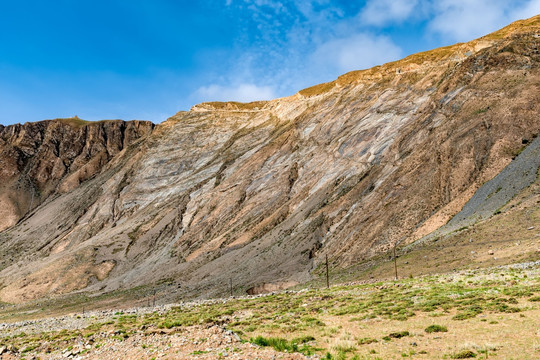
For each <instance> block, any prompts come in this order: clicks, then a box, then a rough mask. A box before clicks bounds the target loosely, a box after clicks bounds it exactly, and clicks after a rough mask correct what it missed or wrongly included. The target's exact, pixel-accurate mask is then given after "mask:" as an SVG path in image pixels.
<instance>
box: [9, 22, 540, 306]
mask: <svg viewBox="0 0 540 360" xmlns="http://www.w3.org/2000/svg"><path fill="white" fill-rule="evenodd" d="M539 43H540V17H539V16H537V17H534V18H531V19H529V20H525V21H520V22H517V23H514V24H512V25H510V26H509V27H507V28H505V29H502V30H500V31H498V32H496V33H493V34H491V35H488V36H485V37H483V38H480V39H477V40H474V41H472V42H469V43H465V44H457V45H454V46H450V47H446V48H442V49H435V50H433V51H430V52H426V53H421V54H416V55H412V56H410V57H407V58H405V59H403V60H401V61H397V62H393V63H389V64H385V65H382V66H379V67H375V68H373V69H369V70H364V71H358V72H352V73H349V74H345V75H343V76H341V77H340V78H338V79H337V80H336V81H334V82H331V83H327V84H321V85H317V86H315V87H312V88H309V89H305V90H302V91H300V92H299V93H297V94H295V95H294V96H291V97H288V98H281V99H276V100H272V101H268V102H256V103H250V104H241V103H204V104H200V105H197V106H194V107H193V108H192V109H191V110H190V111H188V112H179V113H178V114H176V115H174V116H172V117H171V118H169V119H168V120H167V121H166V122H164V123H163V124H160V125H156V126H155V127H153V126H152V125H151V124H149V123H143V122H128V123H123V122H103V123H98V124H86V123H80V122H79V121H68V122H65V121H64V122H62V121H60V122H59V121H56V122H54V121H53V122H49V123H35V124H25V125H14V126H11V127H5V128H3V127H2V128H0V134H1V135H0V139H2V142H1V143H0V151H1V152H2V157H1V161H2V162H3V163H2V166H1V169H2V172H0V183H1V184H3V185H2V186H4V188H3V189H1V192H0V199H2V207H1V211H2V212H3V213H2V215H3V216H2V219H3V220H2V223H1V224H0V225H1V226H2V227H1V229H3V230H2V231H1V232H0V254H2V257H1V259H0V284H1V286H0V300H1V301H3V302H7V303H22V302H25V301H30V300H36V301H45V300H47V299H50V298H54V297H55V296H58V295H62V294H76V293H78V292H81V291H84V292H87V293H89V294H104V293H109V292H111V291H123V290H128V289H132V288H137V289H141V292H140V295H139V296H142V297H144V296H148V295H149V294H150V293H152V291H154V290H159V291H162V295H163V297H164V299H165V300H168V301H177V300H178V299H187V298H205V297H209V296H218V295H223V294H227V293H228V292H229V286H230V281H231V279H232V281H233V283H234V291H235V292H236V293H237V294H245V292H246V291H249V292H250V293H257V292H261V291H267V290H276V289H281V288H286V287H291V286H295V285H297V284H301V283H306V282H310V281H316V280H317V279H318V278H319V276H320V266H321V264H322V263H323V262H324V260H325V257H326V255H328V256H329V257H330V259H331V263H332V268H333V269H338V270H335V271H344V272H346V271H347V269H353V268H355V269H359V270H358V271H365V270H366V269H368V268H369V267H372V266H382V267H384V266H386V264H387V263H385V262H380V261H379V260H380V259H384V258H386V257H387V256H388V251H389V250H390V249H391V248H392V247H393V246H394V244H396V243H398V242H399V243H400V245H401V246H402V245H406V244H412V243H415V242H416V241H419V242H418V243H416V244H421V243H423V244H427V245H425V246H432V245H429V244H431V243H430V241H433V240H434V239H435V240H437V241H439V239H442V238H443V237H444V236H446V235H449V234H450V236H454V235H455V233H454V231H456V230H460V231H463V230H464V229H460V228H459V227H458V228H452V229H450V230H449V231H446V232H445V231H443V230H444V229H442V230H441V231H442V232H440V233H438V234H437V235H432V238H430V237H429V236H428V235H429V234H431V233H433V232H434V231H436V230H438V229H440V228H441V227H442V226H444V225H445V224H447V223H448V221H450V220H451V219H452V218H453V217H454V216H455V215H456V214H458V213H459V212H460V211H462V209H464V210H466V209H467V208H464V206H466V204H467V203H468V202H469V201H470V200H471V199H473V196H474V195H475V193H477V190H478V189H481V188H482V186H483V185H484V184H487V183H488V181H489V180H491V179H493V178H495V177H496V176H498V175H499V174H503V173H502V171H503V169H505V168H506V167H507V166H508V165H509V164H510V165H511V164H512V162H513V161H518V162H520V163H522V162H523V160H520V159H522V157H521V156H522V155H527V154H529V153H531V152H533V150H534V149H533V148H531V150H527V148H526V147H527V146H529V145H530V144H534V146H536V145H537V142H538V140H534V139H535V138H536V136H537V135H538V133H539V131H540V121H539V120H538V115H539V114H540V101H539V100H540V98H539V97H540V72H539V71H538V69H539V61H540V52H539V50H538V46H539V45H540V44H539ZM33 129H37V130H33ZM120 129H123V130H120ZM32 131H34V132H32ZM36 131H37V132H36ZM38 133H39V134H44V135H40V136H37V137H36V135H35V134H38ZM24 134H29V135H24ZM55 134H57V135H55ZM37 138H39V139H43V140H39V143H33V142H32V141H34V140H35V139H37ZM20 139H30V140H32V141H30V143H29V144H27V142H28V141H29V140H25V141H23V142H21V140H20ZM82 144H84V146H82ZM81 146H82V147H81ZM518 155H519V156H518ZM28 159H30V160H28ZM525 163H527V164H529V163H530V164H529V165H530V166H528V167H527V170H526V171H525V172H522V173H523V174H525V173H526V174H527V175H519V174H522V173H517V172H516V173H513V174H512V175H510V177H509V178H510V179H512V176H514V178H516V177H518V176H520V177H522V178H523V179H522V181H521V180H520V181H519V183H520V186H519V187H518V188H516V189H515V191H513V192H512V191H510V190H508V189H506V188H505V187H512V186H513V183H512V181H501V182H500V187H501V189H500V190H498V188H499V185H498V186H496V187H495V189H492V190H491V191H488V195H489V194H491V193H495V192H496V193H497V194H499V193H500V195H502V194H506V195H507V197H502V196H501V197H500V199H502V200H498V201H499V202H496V204H497V206H494V205H493V206H492V205H490V206H488V207H487V210H486V211H485V212H482V214H483V215H482V217H481V218H479V217H475V218H474V219H473V218H472V217H471V216H476V215H477V214H478V213H479V211H480V210H478V209H479V208H478V207H477V206H473V207H472V208H473V210H474V211H472V213H471V214H473V215H471V216H469V215H467V216H465V220H463V219H461V220H459V221H460V224H461V223H462V222H463V221H464V224H465V225H460V227H464V226H473V227H471V228H469V229H471V231H472V229H479V228H480V226H481V224H480V223H478V226H479V227H474V226H475V223H477V222H478V221H480V220H481V221H486V220H487V221H489V219H491V214H493V213H495V212H497V211H498V210H499V208H500V207H501V206H503V205H504V202H505V201H509V199H511V198H513V197H515V196H519V194H522V195H523V194H525V193H524V192H526V191H529V190H530V185H531V183H533V182H534V181H536V179H537V177H536V176H535V175H536V171H538V162H537V161H533V162H527V161H525ZM516 168H519V169H523V166H517V167H516ZM4 169H13V170H10V171H5V170H4ZM15 184H23V185H24V187H22V188H21V187H20V186H19V187H17V186H18V185H15ZM497 184H499V182H498V183H497ZM13 187H15V188H17V189H22V190H18V191H17V192H13V190H12V189H13ZM508 194H511V195H508ZM488 195H486V196H485V197H484V198H483V199H484V200H485V199H486V198H487V196H488ZM478 196H479V195H478ZM523 196H525V195H523ZM480 198H481V197H480ZM496 198H497V199H499V195H497V196H496ZM35 199H38V200H37V201H36V200H35ZM490 199H491V197H490ZM469 204H470V203H469ZM469 206H470V205H469ZM530 206H531V207H530V208H529V209H528V210H526V211H524V212H523V213H520V215H519V214H518V213H517V212H515V211H513V212H511V213H510V212H508V214H507V215H505V214H506V213H505V214H497V215H495V217H494V218H493V219H494V220H493V221H496V219H501V218H503V216H504V219H510V217H509V216H511V214H514V215H515V216H537V213H538V203H536V204H534V203H531V205H530ZM531 214H536V215H531ZM514 215H512V216H514ZM6 219H7V220H6ZM456 221H457V220H456ZM513 221H514V222H513V224H519V226H521V227H523V226H525V225H524V224H525V222H524V221H523V219H522V218H521V217H519V218H517V219H514V220H513ZM531 221H532V220H531ZM448 224H449V225H451V224H452V222H450V223H448ZM516 226H518V225H516ZM530 226H534V225H529V224H528V223H527V225H526V228H529V227H530ZM520 229H521V228H520ZM521 230H522V229H521ZM461 233H462V232H461ZM488 233H489V230H486V232H485V234H486V237H485V238H484V237H483V238H482V239H480V240H481V242H489V241H492V240H493V239H492V238H489V237H488V236H487V234H488ZM425 236H428V237H427V238H424V237H425ZM445 239H446V240H444V242H443V243H439V244H437V245H436V246H438V247H439V248H440V250H444V248H446V245H447V244H452V241H449V240H448V239H447V238H445ZM453 239H457V238H453ZM460 239H461V238H460ZM456 241H457V240H456ZM531 241H532V242H533V246H532V247H531V248H530V249H529V250H528V253H527V254H528V255H527V256H530V257H534V256H538V253H537V252H536V250H535V249H534V242H537V241H538V236H536V235H535V237H531ZM441 244H442V245H441ZM475 244H476V243H475ZM415 246H420V245H415ZM415 246H412V248H413V249H414V248H415ZM486 246H488V245H486ZM448 248H451V247H448ZM400 251H401V250H400ZM473 251H476V250H473ZM414 254H419V252H414ZM410 256H417V255H410ZM426 256H429V257H435V256H437V255H436V253H433V252H429V254H428V255H426ZM378 259H379V260H378ZM413 259H414V260H415V261H416V263H415V264H416V266H418V267H421V264H422V260H421V258H419V257H413ZM507 260H508V261H510V262H512V261H511V260H512V259H511V257H509V258H507ZM411 261H412V260H411ZM374 262H376V264H375V265H374ZM472 263H474V262H472ZM409 264H410V265H412V264H411V263H409ZM409 264H407V265H409ZM469 265H471V262H470V261H464V262H463V263H462V264H460V265H459V266H461V267H466V266H469ZM487 265H488V264H487V263H486V264H484V265H483V266H487ZM374 271H375V272H376V271H377V270H376V268H375V270H374ZM362 276H364V275H362ZM365 276H374V275H373V273H371V275H370V274H367V275H365ZM165 300H163V301H165Z"/></svg>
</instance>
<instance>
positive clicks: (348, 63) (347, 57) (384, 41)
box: [313, 34, 402, 73]
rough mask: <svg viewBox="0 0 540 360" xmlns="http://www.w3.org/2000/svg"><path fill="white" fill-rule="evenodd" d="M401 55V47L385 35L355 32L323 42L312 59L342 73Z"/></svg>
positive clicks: (378, 63) (377, 63) (322, 65)
mask: <svg viewBox="0 0 540 360" xmlns="http://www.w3.org/2000/svg"><path fill="white" fill-rule="evenodd" d="M401 56H402V50H401V48H399V47H398V46H397V45H395V44H394V43H393V42H392V40H390V38H388V37H386V36H376V35H369V34H356V35H353V36H350V37H347V38H340V39H333V40H329V41H327V42H325V43H323V44H322V45H320V46H319V47H318V48H317V50H316V51H315V53H314V55H313V60H314V62H315V63H319V64H320V66H321V67H327V66H330V67H333V68H335V69H336V70H338V71H339V72H340V73H343V72H347V71H351V70H359V69H366V68H369V67H372V66H375V65H380V64H383V63H385V62H388V61H393V60H397V59H399V58H400V57H401Z"/></svg>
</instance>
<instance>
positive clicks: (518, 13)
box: [510, 0, 540, 21]
mask: <svg viewBox="0 0 540 360" xmlns="http://www.w3.org/2000/svg"><path fill="white" fill-rule="evenodd" d="M538 14H540V0H531V1H529V2H528V3H527V4H524V5H523V6H518V7H517V8H516V9H514V10H513V11H512V12H511V14H510V17H511V20H512V21H515V20H520V19H527V18H530V17H533V16H535V15H538Z"/></svg>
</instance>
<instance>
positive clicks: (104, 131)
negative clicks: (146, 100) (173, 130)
mask: <svg viewBox="0 0 540 360" xmlns="http://www.w3.org/2000/svg"><path fill="white" fill-rule="evenodd" d="M152 128H153V124H152V123H150V122H147V121H130V122H124V121H121V120H112V121H101V122H84V121H82V120H80V119H78V118H72V119H57V120H46V121H40V122H35V123H26V124H24V125H21V124H16V125H11V126H6V127H4V126H2V127H1V128H0V212H1V214H0V231H1V230H4V229H6V228H8V227H10V226H12V225H14V224H15V223H17V221H19V219H20V218H22V217H23V216H24V215H26V214H28V213H29V212H30V211H32V210H33V209H35V208H36V207H38V206H39V205H40V204H41V203H43V201H45V200H46V199H47V198H48V197H49V196H51V195H54V194H61V193H65V192H68V191H70V190H73V189H74V188H76V187H77V186H78V185H79V184H80V183H81V182H83V181H85V180H87V179H89V178H91V177H93V176H95V175H96V174H98V173H99V172H100V171H101V169H102V168H103V166H105V164H107V163H108V162H109V160H110V159H112V158H113V157H114V156H115V155H116V154H118V153H119V152H120V151H122V150H123V149H124V148H126V147H127V146H129V145H131V144H133V143H134V142H135V141H137V140H138V139H140V138H141V137H145V136H147V135H148V134H150V133H151V131H152Z"/></svg>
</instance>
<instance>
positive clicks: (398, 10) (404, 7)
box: [359, 0, 419, 26]
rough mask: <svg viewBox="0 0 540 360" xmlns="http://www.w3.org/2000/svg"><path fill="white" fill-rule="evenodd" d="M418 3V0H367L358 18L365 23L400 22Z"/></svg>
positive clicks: (410, 13)
mask: <svg viewBox="0 0 540 360" xmlns="http://www.w3.org/2000/svg"><path fill="white" fill-rule="evenodd" d="M418 3H419V2H418V0H369V1H368V2H367V3H366V6H365V7H364V9H362V11H361V12H360V14H359V18H360V21H361V22H362V23H363V24H365V25H374V26H382V25H387V24H389V23H392V24H395V23H400V22H402V21H404V20H406V19H408V18H409V17H410V16H411V15H412V13H413V10H414V9H415V7H416V6H417V5H418Z"/></svg>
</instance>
